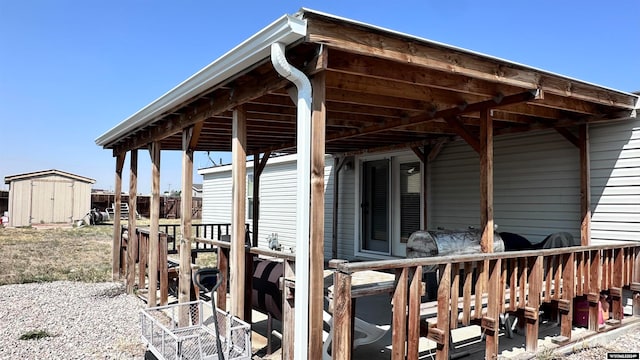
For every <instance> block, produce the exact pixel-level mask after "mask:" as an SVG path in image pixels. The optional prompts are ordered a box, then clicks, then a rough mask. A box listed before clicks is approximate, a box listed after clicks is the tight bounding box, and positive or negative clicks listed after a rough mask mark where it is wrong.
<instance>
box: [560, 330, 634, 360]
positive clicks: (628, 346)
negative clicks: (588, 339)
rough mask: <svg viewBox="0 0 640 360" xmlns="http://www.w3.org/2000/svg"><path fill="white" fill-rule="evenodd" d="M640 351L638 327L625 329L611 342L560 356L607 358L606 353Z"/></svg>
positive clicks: (578, 359)
mask: <svg viewBox="0 0 640 360" xmlns="http://www.w3.org/2000/svg"><path fill="white" fill-rule="evenodd" d="M612 352H616V353H636V354H637V353H640V327H637V326H636V327H634V329H632V330H630V331H626V332H625V333H623V334H621V335H620V336H619V337H617V338H615V339H614V340H612V341H611V342H608V343H607V344H605V345H602V346H596V347H592V348H588V349H586V350H582V351H577V352H575V353H573V354H570V355H567V356H566V357H564V358H562V359H564V360H596V359H598V360H600V359H607V354H608V353H612Z"/></svg>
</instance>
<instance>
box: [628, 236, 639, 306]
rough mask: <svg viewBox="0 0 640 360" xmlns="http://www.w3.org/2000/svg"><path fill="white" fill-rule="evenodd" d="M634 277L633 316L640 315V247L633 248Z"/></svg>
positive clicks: (632, 280) (632, 289)
mask: <svg viewBox="0 0 640 360" xmlns="http://www.w3.org/2000/svg"><path fill="white" fill-rule="evenodd" d="M632 259H633V275H632V278H631V286H630V288H631V291H633V315H635V316H638V315H640V247H635V248H633V257H632Z"/></svg>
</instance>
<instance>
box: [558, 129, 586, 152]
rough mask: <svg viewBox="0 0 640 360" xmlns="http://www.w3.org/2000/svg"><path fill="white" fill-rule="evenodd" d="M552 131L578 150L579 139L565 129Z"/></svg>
mask: <svg viewBox="0 0 640 360" xmlns="http://www.w3.org/2000/svg"><path fill="white" fill-rule="evenodd" d="M554 129H555V130H556V131H557V132H558V133H559V134H560V135H562V136H564V138H565V139H567V140H569V142H570V143H572V144H573V145H574V146H575V147H577V148H580V139H579V138H578V137H577V136H575V135H574V134H573V133H572V132H571V131H569V129H567V128H565V127H554Z"/></svg>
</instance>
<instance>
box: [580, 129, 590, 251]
mask: <svg viewBox="0 0 640 360" xmlns="http://www.w3.org/2000/svg"><path fill="white" fill-rule="evenodd" d="M579 131H580V135H579V139H580V214H581V217H582V219H581V220H580V221H581V225H580V244H581V245H583V246H588V245H591V167H590V158H589V125H587V124H585V125H581V126H580V127H579Z"/></svg>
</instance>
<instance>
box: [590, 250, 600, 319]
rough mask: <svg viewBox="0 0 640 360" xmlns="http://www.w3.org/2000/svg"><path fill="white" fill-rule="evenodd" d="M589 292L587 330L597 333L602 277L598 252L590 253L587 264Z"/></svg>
mask: <svg viewBox="0 0 640 360" xmlns="http://www.w3.org/2000/svg"><path fill="white" fill-rule="evenodd" d="M589 267H590V269H589V274H590V280H589V292H588V293H587V301H588V302H589V330H591V331H598V330H599V328H600V326H599V324H598V315H599V313H600V307H599V306H598V305H599V303H600V285H601V277H602V258H601V251H600V250H592V251H591V262H590V264H589Z"/></svg>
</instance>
